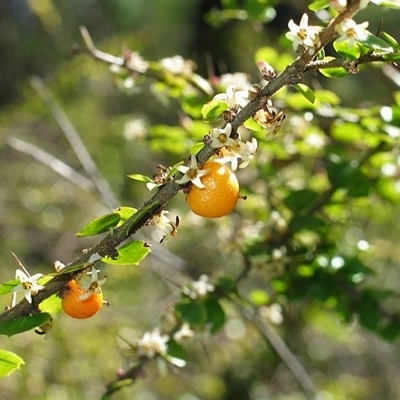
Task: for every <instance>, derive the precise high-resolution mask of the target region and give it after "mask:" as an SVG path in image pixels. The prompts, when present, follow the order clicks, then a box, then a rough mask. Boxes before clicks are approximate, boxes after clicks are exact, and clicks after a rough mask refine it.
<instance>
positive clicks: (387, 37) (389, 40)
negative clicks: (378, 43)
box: [380, 32, 400, 51]
mask: <svg viewBox="0 0 400 400" xmlns="http://www.w3.org/2000/svg"><path fill="white" fill-rule="evenodd" d="M380 35H381V36H382V39H383V40H384V41H385V42H386V43H388V44H389V46H391V47H392V48H393V50H395V51H399V50H400V45H399V42H398V41H397V40H396V39H395V38H394V37H393V36H391V35H389V34H388V33H386V32H381V33H380Z"/></svg>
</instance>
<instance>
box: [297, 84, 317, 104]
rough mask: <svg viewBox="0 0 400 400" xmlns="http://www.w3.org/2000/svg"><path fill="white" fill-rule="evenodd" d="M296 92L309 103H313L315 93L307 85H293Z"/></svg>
mask: <svg viewBox="0 0 400 400" xmlns="http://www.w3.org/2000/svg"><path fill="white" fill-rule="evenodd" d="M294 87H295V88H296V90H297V91H298V92H299V93H301V94H302V95H303V96H304V97H305V98H306V99H307V100H308V101H309V102H310V103H312V104H313V103H314V101H315V93H314V91H313V90H312V89H311V88H309V87H308V86H307V85H304V84H302V83H298V84H297V85H294Z"/></svg>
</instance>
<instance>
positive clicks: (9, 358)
mask: <svg viewBox="0 0 400 400" xmlns="http://www.w3.org/2000/svg"><path fill="white" fill-rule="evenodd" d="M23 364H25V362H24V360H23V359H22V358H21V357H20V356H18V355H16V354H15V353H12V352H11V351H7V350H0V378H2V377H4V376H8V375H10V374H11V373H12V372H14V371H15V370H17V369H20V368H21V365H23Z"/></svg>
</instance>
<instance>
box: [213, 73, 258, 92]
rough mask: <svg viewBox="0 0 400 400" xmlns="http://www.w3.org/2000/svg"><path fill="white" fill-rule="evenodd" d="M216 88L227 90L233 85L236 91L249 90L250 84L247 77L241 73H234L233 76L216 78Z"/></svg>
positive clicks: (224, 75) (225, 75)
mask: <svg viewBox="0 0 400 400" xmlns="http://www.w3.org/2000/svg"><path fill="white" fill-rule="evenodd" d="M217 83H218V87H220V86H221V87H223V88H227V87H228V86H229V85H234V86H235V88H236V90H249V89H250V88H251V83H250V81H249V76H248V75H247V74H245V73H243V72H235V73H234V74H222V75H221V76H220V77H219V78H218V81H217Z"/></svg>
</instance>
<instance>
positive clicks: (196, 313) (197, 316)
mask: <svg viewBox="0 0 400 400" xmlns="http://www.w3.org/2000/svg"><path fill="white" fill-rule="evenodd" d="M175 314H176V315H177V317H178V318H180V319H181V320H183V321H185V322H187V323H189V325H202V324H204V323H205V322H207V310H206V308H205V307H204V306H203V305H202V304H199V303H196V302H195V301H193V300H191V299H183V300H182V301H180V302H179V303H178V304H177V305H176V306H175Z"/></svg>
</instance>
